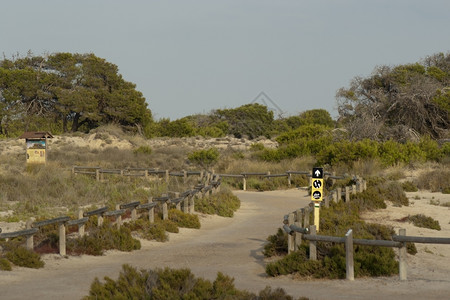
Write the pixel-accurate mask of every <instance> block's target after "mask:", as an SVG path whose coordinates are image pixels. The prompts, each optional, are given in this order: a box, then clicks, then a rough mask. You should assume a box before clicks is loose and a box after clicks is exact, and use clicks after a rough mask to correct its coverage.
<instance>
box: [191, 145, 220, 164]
mask: <svg viewBox="0 0 450 300" xmlns="http://www.w3.org/2000/svg"><path fill="white" fill-rule="evenodd" d="M219 155H220V154H219V150H217V149H216V148H210V149H207V150H198V151H194V152H192V153H190V154H189V155H188V159H189V160H190V161H192V162H195V163H197V164H198V165H200V166H203V167H205V166H209V165H211V164H212V163H214V162H216V161H217V160H218V159H219Z"/></svg>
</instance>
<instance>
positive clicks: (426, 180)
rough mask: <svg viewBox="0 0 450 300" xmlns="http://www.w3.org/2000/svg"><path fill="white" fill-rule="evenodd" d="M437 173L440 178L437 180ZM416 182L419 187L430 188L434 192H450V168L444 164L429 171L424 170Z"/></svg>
mask: <svg viewBox="0 0 450 300" xmlns="http://www.w3.org/2000/svg"><path fill="white" fill-rule="evenodd" d="M447 144H450V143H447ZM436 174H439V175H438V178H439V180H436V178H437V177H436V176H437V175H436ZM416 184H417V187H418V188H419V189H423V190H430V191H432V192H444V191H448V192H450V170H448V168H446V167H445V166H442V167H440V168H437V169H434V170H432V171H429V172H423V173H421V174H420V175H419V177H418V178H417V180H416Z"/></svg>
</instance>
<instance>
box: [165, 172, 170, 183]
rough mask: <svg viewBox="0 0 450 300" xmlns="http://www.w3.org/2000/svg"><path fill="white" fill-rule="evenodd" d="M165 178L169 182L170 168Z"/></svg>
mask: <svg viewBox="0 0 450 300" xmlns="http://www.w3.org/2000/svg"><path fill="white" fill-rule="evenodd" d="M165 179H166V183H169V170H166V173H165Z"/></svg>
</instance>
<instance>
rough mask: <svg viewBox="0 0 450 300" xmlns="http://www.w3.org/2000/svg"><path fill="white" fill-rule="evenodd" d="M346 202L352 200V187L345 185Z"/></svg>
mask: <svg viewBox="0 0 450 300" xmlns="http://www.w3.org/2000/svg"><path fill="white" fill-rule="evenodd" d="M345 202H350V187H349V186H346V187H345Z"/></svg>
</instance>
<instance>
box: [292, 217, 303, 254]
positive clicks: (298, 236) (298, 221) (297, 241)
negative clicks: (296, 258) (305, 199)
mask: <svg viewBox="0 0 450 300" xmlns="http://www.w3.org/2000/svg"><path fill="white" fill-rule="evenodd" d="M295 215H296V220H295V221H296V222H295V223H294V224H295V225H296V226H298V227H302V223H303V214H302V211H301V210H300V209H297V210H296V211H295ZM301 244H302V234H301V233H300V232H296V233H295V243H294V251H297V250H298V247H300V245H301Z"/></svg>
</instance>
